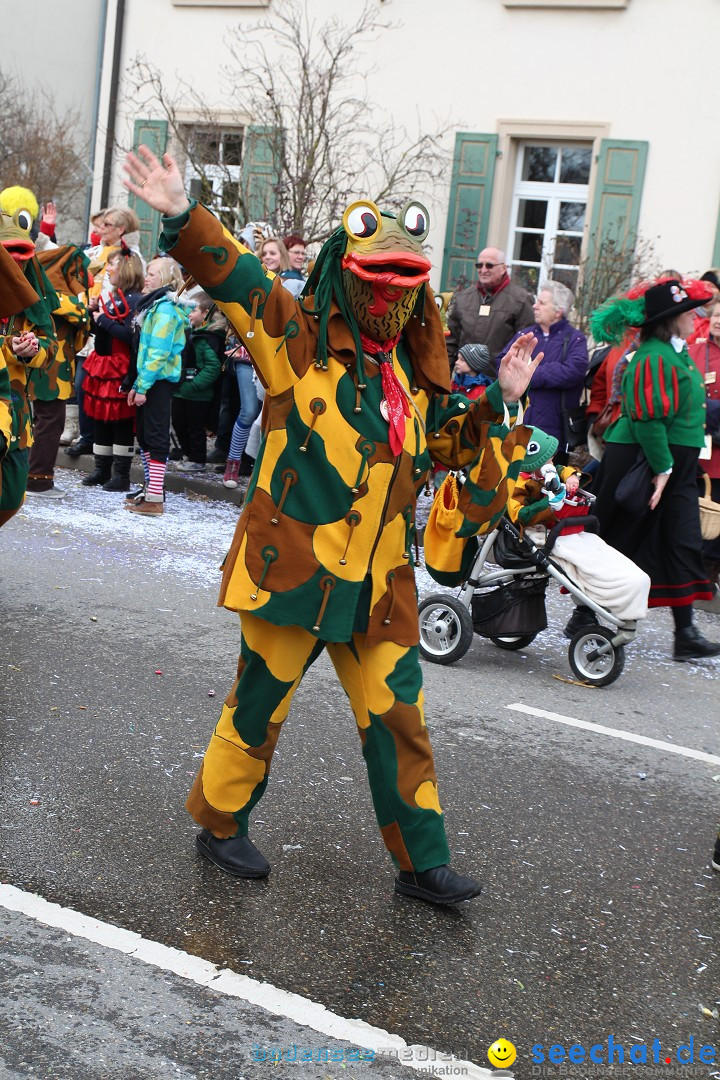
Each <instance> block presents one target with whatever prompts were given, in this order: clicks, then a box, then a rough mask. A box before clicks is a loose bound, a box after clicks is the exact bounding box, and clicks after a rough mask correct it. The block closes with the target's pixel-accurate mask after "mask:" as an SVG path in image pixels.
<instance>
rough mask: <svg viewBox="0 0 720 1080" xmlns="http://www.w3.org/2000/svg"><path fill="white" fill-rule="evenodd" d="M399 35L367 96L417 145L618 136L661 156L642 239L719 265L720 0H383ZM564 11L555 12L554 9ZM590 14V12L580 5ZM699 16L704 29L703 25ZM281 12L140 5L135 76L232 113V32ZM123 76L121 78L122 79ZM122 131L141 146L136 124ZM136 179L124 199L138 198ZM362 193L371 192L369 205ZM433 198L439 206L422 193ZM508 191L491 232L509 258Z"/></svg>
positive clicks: (693, 264) (314, 6)
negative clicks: (145, 64)
mask: <svg viewBox="0 0 720 1080" xmlns="http://www.w3.org/2000/svg"><path fill="white" fill-rule="evenodd" d="M371 2H373V3H376V4H377V11H378V15H379V16H380V17H382V18H385V19H386V20H387V21H388V22H389V23H391V27H390V28H389V29H387V30H385V31H384V32H383V33H382V34H380V35H379V36H378V39H377V40H376V41H375V42H373V43H372V44H370V45H368V47H367V50H366V55H365V56H363V61H366V63H365V67H366V69H367V71H368V74H367V94H368V97H369V99H370V100H371V101H375V102H377V103H379V104H380V105H381V106H382V107H383V108H385V109H387V110H388V111H390V112H391V113H392V115H393V116H394V118H395V119H396V121H397V122H398V123H399V124H402V125H405V126H406V127H407V128H408V130H409V131H411V132H413V131H416V130H417V127H418V124H425V125H426V126H427V127H429V128H433V129H434V128H435V127H436V125H437V123H438V121H443V122H446V123H447V131H448V149H449V150H451V149H452V146H453V143H454V134H455V131H457V130H461V131H462V130H464V131H474V132H495V131H497V130H498V122H499V121H501V120H504V121H517V120H525V121H550V120H554V121H560V122H563V123H566V122H569V121H577V122H579V123H595V124H603V125H606V132H605V135H606V137H608V138H612V139H628V140H635V141H638V140H647V142H648V143H649V156H648V165H647V172H646V176H645V185H644V192H643V198H642V204H641V213H640V222H639V229H640V233H641V235H642V236H643V237H645V238H648V239H650V238H657V240H656V249H657V253H658V256H659V259H660V260H661V262H662V263H663V264H664V265H672V266H678V267H679V268H680V269H683V270H686V271H690V270H700V271H702V270H704V269H706V268H707V267H708V266H709V265H710V261H711V257H712V252H713V246H714V242H715V233H716V227H717V219H718V209H719V197H720V139H718V137H717V136H718V121H717V106H716V93H715V91H716V83H717V77H716V74H715V72H716V67H715V41H716V37H717V34H716V33H714V31H716V30H717V29H718V28H719V27H720V18H719V13H720V9H719V8H718V0H692V3H691V5H688V7H685V6H684V5H678V3H677V0H627V6H626V8H625V9H623V10H576V9H568V8H566V7H557V6H556V7H548V8H543V9H527V8H509V7H506V6H505V3H504V2H503V0H444V2H443V3H442V4H441V5H438V4H437V2H436V0H371ZM548 2H550V0H548ZM577 2H578V3H582V2H583V0H577ZM362 7H363V0H345V2H344V3H343V4H342V5H341V6H340V7H339V6H338V5H337V2H336V0H309V9H310V11H311V13H312V17H313V18H314V19H316V20H317V22H318V23H321V22H323V21H324V20H325V19H328V18H330V17H338V18H340V19H341V20H342V21H343V22H349V21H351V20H352V18H353V16H354V15H357V14H358V13H359V12H360V11H361V9H362ZM690 7H691V8H692V22H690V19H689V18H688V16H689V14H690V12H689V10H688V8H690ZM271 13H272V4H271V5H270V8H269V9H268V10H267V11H264V10H263V9H262V8H248V7H247V6H245V5H224V6H207V4H206V3H203V2H201V0H199V3H198V6H194V7H190V6H187V7H186V6H183V7H179V6H175V4H174V3H173V2H172V0H127V13H126V24H125V42H124V49H123V62H124V65H125V64H127V63H128V62H129V61H130V59H131V58H132V57H133V56H135V55H137V54H143V55H144V56H146V58H147V59H148V60H149V61H150V62H151V63H152V64H154V65H156V66H158V67H159V68H160V69H161V70H162V71H163V72H164V73H165V78H166V80H167V84H168V86H169V87H171V86H172V84H173V82H174V80H175V79H176V77H177V75H181V76H184V77H185V78H187V79H190V80H192V82H193V85H194V87H195V88H196V90H197V91H198V92H199V93H200V94H201V95H202V96H203V97H204V98H205V99H206V100H207V101H208V102H211V103H214V104H216V105H217V107H218V108H220V109H222V108H223V106H224V105H225V106H226V104H227V103H226V102H224V101H223V89H222V79H221V76H220V68H221V66H222V65H223V64H224V63H226V62H228V59H229V57H228V53H227V51H226V49H225V46H224V44H223V41H224V38H225V34H226V30H227V28H228V27H229V26H233V25H237V24H238V23H243V24H250V23H252V22H254V21H255V20H257V19H258V18H259V17H264V16H266V15H268V14H270V15H271ZM107 74H108V65H107V64H106V65H105V76H106V78H107ZM135 118H136V117H135V116H127V117H126V118H125V126H124V128H122V129H119V131H118V137H119V139H120V141H121V142H123V141H124V142H125V143H126V144H129V143H130V142H131V140H132V121H133V119H135ZM120 177H121V173H120V169H119V167H118V168H116V169H115V170H114V182H113V188H112V193H111V201H113V200H122V199H124V194H123V189H122V187H121V185H120ZM450 178H451V166H450V164H449V165H448V170H447V176H446V177H445V190H444V191H443V192H442V193H441V194H440V195H439V196H438V197H437V198H435V199H433V200H431V202H430V210H431V214H432V216H433V221H434V224H433V228H432V232H431V235H430V242H431V244H432V247H433V253H434V258H435V259H436V262H437V264H438V268H439V263H440V261H441V257H442V249H443V241H444V235H445V224H446V215H447V198H448V194H449V188H450ZM357 194H358V195H361V194H365V193H363V192H358V193H357ZM415 194H416V195H417V196H418V197H419V198H421V199H423V198H424V196H425V193H423V192H416V193H415ZM498 200H500V201H502V193H501V192H498V191H497V185H496V191H495V192H494V197H493V215H492V218H491V226H493V224H494V226H495V228H496V229H497V231H499V232H500V235H497V236H495V235H491V236H490V237H489V240H490V242H492V243H499V244H500V245H501V246H502V245H503V244H504V241H505V238H506V236H505V235H504V234H503V231H502V230H503V228H505V227H506V226H505V225H503V224H502V222H501V220H500V217H499V213H498V205H499V203H498Z"/></svg>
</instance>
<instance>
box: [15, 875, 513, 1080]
mask: <svg viewBox="0 0 720 1080" xmlns="http://www.w3.org/2000/svg"><path fill="white" fill-rule="evenodd" d="M0 907H4V908H7V910H8V911H17V912H20V913H21V914H23V915H26V916H27V917H28V918H30V919H35V920H36V921H37V922H40V923H44V924H45V925H46V926H54V927H56V928H57V929H59V930H64V931H65V932H66V933H68V934H72V935H74V936H75V937H79V938H84V939H85V940H86V941H94V942H96V943H97V944H98V945H102V946H104V948H106V949H114V950H115V951H116V952H121V953H124V954H125V955H126V956H131V957H133V959H135V960H141V961H142V962H143V963H144V964H149V965H150V966H151V967H156V968H159V969H160V970H161V971H172V972H174V974H175V975H179V976H180V977H181V978H183V979H188V980H190V981H191V982H194V983H197V984H198V986H205V987H207V988H209V989H210V990H214V991H215V992H216V993H219V994H227V996H228V997H235V998H240V999H241V1000H243V1001H246V1002H248V1004H250V1005H257V1006H259V1007H260V1008H261V1009H266V1010H267V1011H268V1012H270V1013H274V1015H276V1016H282V1017H285V1018H286V1019H288V1020H293V1021H294V1022H295V1023H296V1024H301V1025H303V1026H304V1027H308V1028H310V1029H311V1030H312V1031H316V1032H318V1033H319V1034H321V1035H326V1036H328V1037H330V1038H332V1039H338V1040H340V1041H342V1042H347V1043H350V1044H351V1045H352V1046H358V1047H363V1048H366V1049H368V1050H373V1051H375V1053H376V1054H377V1055H378V1057H376V1059H375V1060H376V1061H378V1062H379V1061H381V1060H383V1061H387V1062H388V1063H390V1062H391V1061H393V1060H395V1061H397V1062H398V1064H400V1065H405V1066H407V1067H408V1068H411V1069H414V1070H415V1071H416V1072H427V1073H429V1074H432V1072H433V1070H436V1071H438V1072H439V1073H440V1074H441V1075H442V1074H443V1072H444V1069H446V1068H447V1067H448V1066H450V1067H451V1068H452V1070H453V1073H452V1074H453V1075H456V1076H464V1077H468V1078H469V1080H488V1078H490V1077H497V1076H503V1077H512V1076H513V1075H514V1074H513V1073H512V1072H510V1071H509V1070H507V1069H506V1070H503V1071H502V1072H501V1073H498V1072H495V1071H494V1070H492V1069H484V1068H482V1067H481V1066H480V1065H476V1064H475V1063H474V1062H472V1061H463V1060H462V1059H460V1058H454V1057H452V1056H451V1055H449V1054H443V1053H441V1052H440V1051H437V1050H433V1049H432V1048H431V1047H427V1046H419V1045H417V1044H413V1045H408V1043H406V1042H405V1040H404V1039H402V1038H401V1037H400V1036H399V1035H391V1034H390V1032H388V1031H384V1030H383V1029H382V1028H377V1027H373V1026H372V1025H371V1024H366V1023H365V1021H364V1020H350V1019H347V1018H346V1017H344V1016H339V1015H338V1014H337V1013H334V1012H331V1011H330V1009H326V1008H325V1006H324V1005H321V1004H320V1003H319V1002H317V1001H312V1000H311V999H310V998H306V997H302V996H301V995H300V994H293V993H290V992H288V991H287V990H281V989H280V988H279V987H277V986H273V985H272V984H271V983H268V982H257V981H256V980H255V979H251V978H249V977H248V976H247V975H241V974H239V973H238V972H237V971H232V970H231V969H230V968H222V969H220V968H218V967H216V966H215V964H210V963H208V961H207V960H202V959H201V958H200V957H199V956H191V955H190V953H186V952H182V950H180V949H173V948H170V947H169V946H168V945H162V944H161V943H160V942H159V941H150V940H148V939H147V938H144V937H142V936H141V935H140V934H136V933H134V932H133V931H131V930H124V929H123V928H122V927H120V926H114V925H113V924H112V923H107V922H101V921H100V920H99V919H93V918H91V917H90V916H88V915H83V914H82V912H80V911H74V910H73V909H72V908H67V907H62V906H61V905H60V904H53V903H51V902H50V901H48V900H45V899H43V897H42V896H38V895H37V894H36V893H27V892H23V891H22V890H21V889H17V888H16V887H15V886H14V885H7V884H0ZM381 1050H382V1051H385V1055H387V1056H383V1058H380V1057H379V1054H380V1051H381ZM460 1070H462V1072H461V1071H460ZM445 1075H447V1073H445Z"/></svg>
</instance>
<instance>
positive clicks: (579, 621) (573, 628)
mask: <svg viewBox="0 0 720 1080" xmlns="http://www.w3.org/2000/svg"><path fill="white" fill-rule="evenodd" d="M598 625H599V623H598V620H597V615H596V614H595V612H594V611H593V610H592V608H589V607H585V606H584V605H582V604H580V605H578V607H576V608H575V610H574V611H573V613H572V615H571V616H570V619H569V622H568V624H567V626H566V627H565V629H564V630H563V633H564V635H565V637H566V638H572V637H574V636H575V634H577V632H578V630H585V629H586V627H588V626H598Z"/></svg>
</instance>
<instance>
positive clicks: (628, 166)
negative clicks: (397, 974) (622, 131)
mask: <svg viewBox="0 0 720 1080" xmlns="http://www.w3.org/2000/svg"><path fill="white" fill-rule="evenodd" d="M647 155H648V144H647V143H646V142H626V141H625V140H621V139H603V140H602V142H601V143H600V156H599V158H598V167H597V181H596V185H595V196H594V199H593V206H592V217H591V219H590V243H589V251H588V254H589V255H592V253H593V251H594V250H596V249H597V248H598V247H599V246H601V245H602V244H603V243H604V242H607V241H610V242H611V243H612V244H613V245H614V246H615V248H616V249H619V250H627V249H628V248H630V249H632V248H633V247H634V246H635V241H636V238H637V225H638V219H639V217H640V200H641V198H642V189H643V181H644V180H645V165H646V163H647Z"/></svg>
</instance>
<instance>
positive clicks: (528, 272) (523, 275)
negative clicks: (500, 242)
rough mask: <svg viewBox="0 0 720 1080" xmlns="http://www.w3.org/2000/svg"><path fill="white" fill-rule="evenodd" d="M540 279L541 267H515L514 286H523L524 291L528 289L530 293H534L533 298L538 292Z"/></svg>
mask: <svg viewBox="0 0 720 1080" xmlns="http://www.w3.org/2000/svg"><path fill="white" fill-rule="evenodd" d="M539 277H540V267H539V266H538V267H535V266H514V267H513V270H512V281H513V285H520V286H522V288H523V289H527V291H528V292H529V293H532V295H533V296H534V295H535V293H536V292H537V285H538V278H539Z"/></svg>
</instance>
